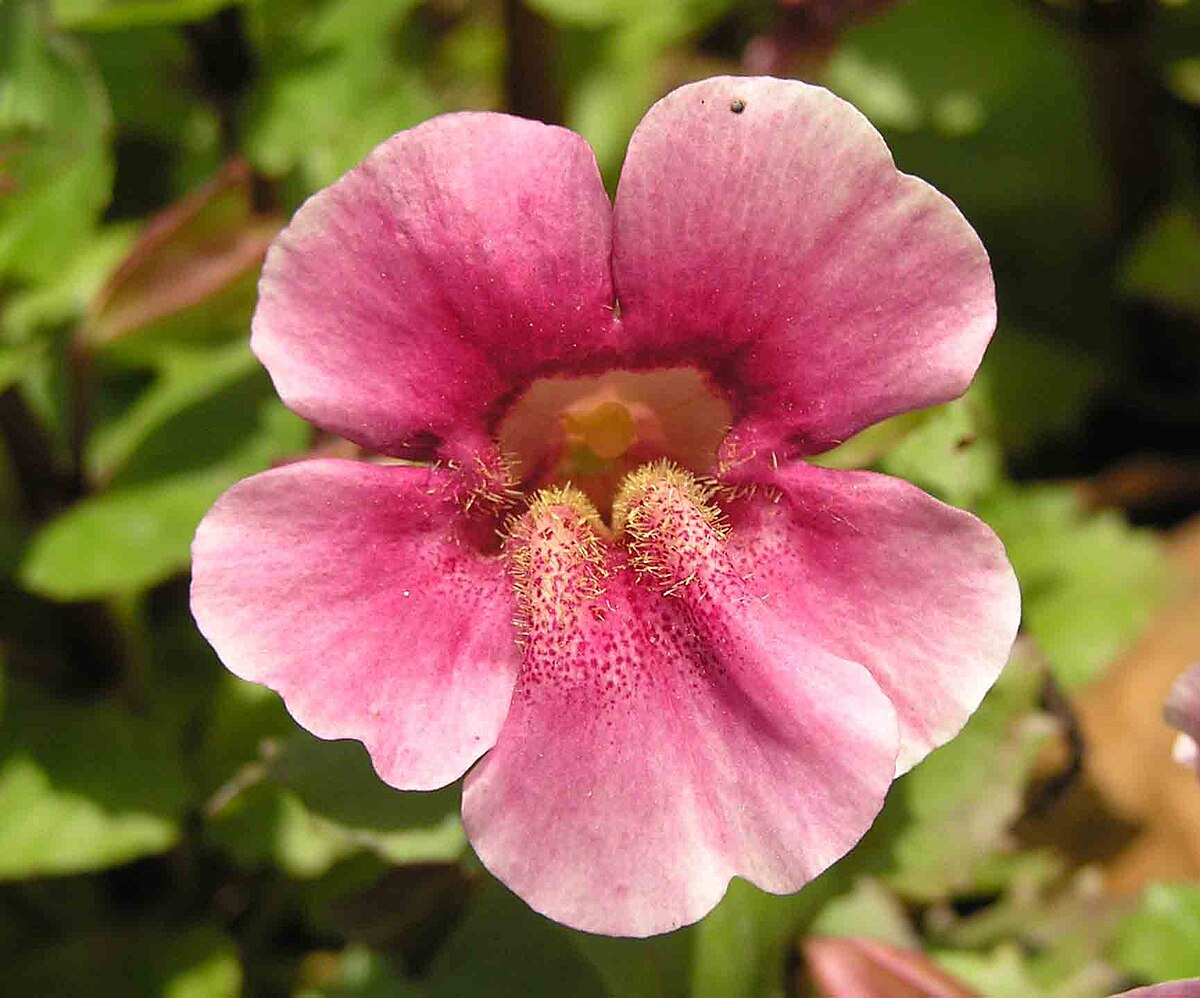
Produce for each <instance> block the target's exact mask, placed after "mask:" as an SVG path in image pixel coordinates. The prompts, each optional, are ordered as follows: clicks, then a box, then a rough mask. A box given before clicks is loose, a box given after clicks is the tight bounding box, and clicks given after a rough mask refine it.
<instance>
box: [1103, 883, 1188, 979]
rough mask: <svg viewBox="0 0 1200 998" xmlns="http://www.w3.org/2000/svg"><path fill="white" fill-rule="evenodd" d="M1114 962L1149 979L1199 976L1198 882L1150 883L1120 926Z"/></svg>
mask: <svg viewBox="0 0 1200 998" xmlns="http://www.w3.org/2000/svg"><path fill="white" fill-rule="evenodd" d="M1113 960H1114V962H1115V963H1116V964H1117V966H1118V967H1120V968H1121V969H1122V970H1124V971H1126V972H1127V973H1129V974H1132V975H1133V976H1134V977H1137V978H1141V979H1144V980H1147V981H1165V980H1170V979H1172V978H1180V977H1200V885H1196V884H1168V883H1156V884H1151V885H1150V886H1148V887H1147V888H1146V889H1145V890H1144V891H1143V892H1142V896H1141V901H1140V904H1139V905H1138V908H1137V910H1136V911H1134V912H1132V913H1131V914H1130V915H1128V916H1127V917H1126V918H1125V919H1124V921H1123V922H1122V923H1121V925H1120V928H1119V929H1118V932H1117V938H1116V943H1115V946H1114V948H1113Z"/></svg>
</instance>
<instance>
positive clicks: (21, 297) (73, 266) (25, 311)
mask: <svg viewBox="0 0 1200 998" xmlns="http://www.w3.org/2000/svg"><path fill="white" fill-rule="evenodd" d="M135 235H136V229H135V227H134V226H132V225H128V224H122V225H108V226H104V227H103V228H101V229H99V230H97V231H96V233H95V234H94V235H93V236H92V237H91V238H90V239H88V240H86V241H85V242H83V243H82V244H80V245H77V246H76V247H74V249H73V251H72V253H71V256H70V258H69V259H68V260H66V261H64V262H63V265H62V266H61V267H60V268H59V269H58V271H57V272H56V273H55V275H54V278H53V280H50V281H48V282H46V283H44V284H35V285H31V286H29V287H26V288H22V289H20V290H19V291H17V292H15V293H14V294H13V295H12V296H11V297H9V298H7V299H6V300H5V301H4V303H3V306H2V307H0V331H2V332H3V334H4V337H5V338H6V339H9V340H11V341H12V342H24V341H28V340H32V339H34V338H37V337H39V336H40V335H41V334H44V333H46V332H47V331H53V330H56V329H64V328H71V327H74V326H75V324H76V323H77V322H78V321H79V319H80V317H81V316H83V314H84V312H85V311H86V310H87V308H88V305H89V304H90V303H91V301H92V299H93V298H94V297H95V296H96V294H97V292H99V290H100V288H101V286H102V285H103V284H104V282H105V280H107V278H108V275H109V274H111V273H112V271H113V270H114V269H115V268H116V266H117V265H118V264H119V263H120V262H121V259H122V257H124V256H125V254H126V253H127V252H128V250H129V247H130V246H131V245H132V244H133V240H134V237H135ZM42 338H44V337H42Z"/></svg>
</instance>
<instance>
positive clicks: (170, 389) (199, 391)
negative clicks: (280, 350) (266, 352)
mask: <svg viewBox="0 0 1200 998" xmlns="http://www.w3.org/2000/svg"><path fill="white" fill-rule="evenodd" d="M155 359H156V361H157V367H158V374H157V380H156V381H155V383H154V384H153V385H152V386H151V387H150V388H149V389H147V390H146V391H145V392H143V393H142V394H141V395H140V396H139V397H138V399H137V401H136V402H135V403H134V404H133V405H131V406H130V407H129V408H128V409H127V410H126V411H125V412H123V413H122V414H121V416H120V417H119V418H118V419H114V420H110V421H109V422H107V423H106V424H104V425H103V426H101V427H100V428H99V429H98V430H97V432H96V433H95V434H94V435H93V437H92V439H91V440H90V441H89V445H88V450H87V467H88V474H89V476H90V477H91V478H92V479H93V480H95V481H108V480H111V479H112V477H113V475H114V474H116V472H117V471H119V470H120V468H121V467H122V466H123V465H125V464H126V463H127V462H128V461H129V460H130V458H131V457H132V456H133V455H134V454H135V453H136V451H137V450H138V448H139V447H141V446H143V445H144V444H145V443H146V442H147V440H148V439H149V438H150V436H151V435H152V434H153V433H154V432H155V431H156V430H159V429H161V428H162V427H163V426H164V424H166V423H167V422H168V420H170V419H171V418H173V417H175V416H177V415H179V414H180V413H182V412H184V411H185V410H186V409H188V408H190V407H191V406H193V405H197V404H199V403H201V402H203V401H205V400H206V399H208V398H211V397H212V396H214V395H217V394H219V393H220V392H221V391H223V390H224V389H226V388H229V387H230V386H232V385H234V384H236V383H237V382H238V381H240V380H242V379H243V378H245V377H246V376H247V375H248V374H250V373H251V372H253V371H254V370H255V369H256V368H257V366H258V362H257V360H255V358H254V354H253V353H251V352H250V343H249V341H248V340H245V339H241V338H239V339H237V340H235V341H233V342H232V343H229V344H227V345H224V346H216V347H212V348H203V347H195V346H192V347H189V346H184V345H170V344H168V345H165V346H163V347H162V348H160V349H159V350H158V351H157V354H156V357H155Z"/></svg>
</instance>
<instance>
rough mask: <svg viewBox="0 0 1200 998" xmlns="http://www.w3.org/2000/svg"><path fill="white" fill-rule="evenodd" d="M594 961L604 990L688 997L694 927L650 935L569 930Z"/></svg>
mask: <svg viewBox="0 0 1200 998" xmlns="http://www.w3.org/2000/svg"><path fill="white" fill-rule="evenodd" d="M569 935H570V938H571V941H572V942H573V943H574V944H575V947H576V948H577V949H578V950H579V952H580V953H582V954H583V956H584V958H585V959H586V960H587V961H588V963H590V964H591V965H592V967H593V968H594V969H595V971H596V973H597V974H598V975H599V977H600V979H601V980H602V981H603V983H604V987H605V990H606V991H607V992H608V994H610V995H613V996H618V995H619V996H620V998H686V996H687V995H689V994H690V993H691V991H690V982H691V968H692V954H693V950H694V948H695V929H694V928H691V927H689V928H685V929H679V930H677V931H675V932H669V933H667V934H666V935H662V936H652V937H651V938H649V939H617V938H613V937H611V936H593V935H590V934H588V933H585V932H572V933H570V934H569Z"/></svg>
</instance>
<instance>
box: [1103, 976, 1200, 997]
mask: <svg viewBox="0 0 1200 998" xmlns="http://www.w3.org/2000/svg"><path fill="white" fill-rule="evenodd" d="M1113 998H1200V977H1192V978H1188V979H1187V980H1182V981H1165V982H1164V983H1162V984H1150V985H1148V986H1146V987H1144V988H1134V989H1133V990H1132V991H1122V992H1121V993H1120V994H1119V995H1113Z"/></svg>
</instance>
